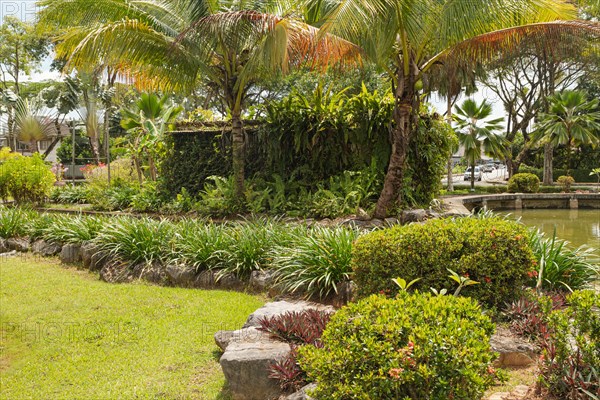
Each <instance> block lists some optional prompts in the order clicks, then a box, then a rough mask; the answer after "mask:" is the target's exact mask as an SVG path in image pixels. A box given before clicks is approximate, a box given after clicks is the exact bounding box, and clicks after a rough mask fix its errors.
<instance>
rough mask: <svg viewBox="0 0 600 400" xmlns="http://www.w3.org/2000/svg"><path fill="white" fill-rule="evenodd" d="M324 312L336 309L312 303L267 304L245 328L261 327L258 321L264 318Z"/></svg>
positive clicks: (285, 302) (275, 302) (287, 302)
mask: <svg viewBox="0 0 600 400" xmlns="http://www.w3.org/2000/svg"><path fill="white" fill-rule="evenodd" d="M310 309H315V310H322V311H330V312H334V311H335V309H334V308H333V307H332V306H326V305H323V304H319V303H311V302H308V301H293V302H292V301H285V300H284V301H274V302H272V303H267V304H265V305H264V306H262V307H261V308H259V309H258V310H256V311H254V312H253V313H252V314H250V316H249V317H248V319H247V320H246V323H245V324H244V326H243V327H244V328H249V327H251V326H259V323H258V321H259V320H260V319H261V318H264V317H273V316H275V315H281V314H285V313H287V312H302V311H305V310H310Z"/></svg>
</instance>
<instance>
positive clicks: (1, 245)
mask: <svg viewBox="0 0 600 400" xmlns="http://www.w3.org/2000/svg"><path fill="white" fill-rule="evenodd" d="M9 250H10V249H9V248H8V244H7V243H6V239H1V238H0V254H2V253H7V252H8V251H9Z"/></svg>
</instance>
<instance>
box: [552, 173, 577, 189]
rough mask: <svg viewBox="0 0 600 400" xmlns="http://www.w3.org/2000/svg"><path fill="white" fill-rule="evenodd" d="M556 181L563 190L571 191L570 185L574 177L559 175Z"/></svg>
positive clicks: (573, 181)
mask: <svg viewBox="0 0 600 400" xmlns="http://www.w3.org/2000/svg"><path fill="white" fill-rule="evenodd" d="M556 182H557V183H558V184H559V185H560V188H561V189H562V191H563V192H565V193H569V192H570V191H571V185H572V184H574V183H575V179H573V177H572V176H569V175H562V176H559V177H558V179H557V180H556Z"/></svg>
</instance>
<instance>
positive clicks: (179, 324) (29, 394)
mask: <svg viewBox="0 0 600 400" xmlns="http://www.w3.org/2000/svg"><path fill="white" fill-rule="evenodd" d="M0 282H2V291H1V294H0V296H1V297H0V301H1V304H2V308H1V310H0V320H1V323H2V325H1V326H2V332H1V335H0V346H1V347H2V352H1V353H0V366H1V368H0V380H1V382H2V397H3V398H13V399H17V398H19V399H20V398H38V399H42V398H45V399H50V398H53V399H56V398H61V399H63V398H64V399H66V398H72V399H73V398H78V399H83V398H95V399H108V398H120V399H139V398H189V399H199V400H200V399H226V398H228V396H227V395H226V393H222V388H223V385H224V378H223V375H222V373H221V370H220V368H219V365H218V362H217V360H216V358H215V356H214V354H213V350H214V341H213V334H214V333H215V332H216V331H217V330H220V329H237V328H239V327H240V326H241V325H242V324H243V323H244V321H245V319H246V317H247V316H248V314H249V313H251V312H252V311H254V310H255V309H256V308H258V307H260V306H261V305H262V300H261V299H260V298H259V297H256V296H249V295H245V294H242V293H236V292H222V291H201V290H189V289H178V288H161V287H157V286H146V285H143V284H135V285H109V284H106V283H103V282H100V281H98V280H96V279H95V278H94V277H93V276H92V275H91V274H88V273H84V272H77V271H75V270H65V269H64V268H60V267H59V266H58V264H56V263H55V262H54V261H51V260H40V259H34V258H33V257H19V258H17V257H14V258H2V259H1V260H0Z"/></svg>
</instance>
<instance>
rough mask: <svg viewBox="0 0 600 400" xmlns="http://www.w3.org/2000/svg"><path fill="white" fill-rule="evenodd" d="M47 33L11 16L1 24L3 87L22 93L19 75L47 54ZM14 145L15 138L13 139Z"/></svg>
mask: <svg viewBox="0 0 600 400" xmlns="http://www.w3.org/2000/svg"><path fill="white" fill-rule="evenodd" d="M48 45H49V40H48V36H47V35H44V34H42V33H40V32H38V31H36V30H35V28H34V27H33V25H32V24H30V23H27V22H23V21H21V20H19V19H18V18H16V17H12V16H8V17H5V18H4V22H3V23H2V25H0V84H1V85H2V86H1V90H2V91H3V92H6V91H8V90H11V91H12V92H13V93H14V94H16V95H17V96H20V82H21V81H20V79H21V76H22V75H23V74H25V75H29V74H30V73H31V72H32V71H34V70H35V69H36V67H38V66H39V64H40V63H41V61H42V60H43V59H44V57H45V56H46V55H47V54H48ZM14 113H15V110H14V107H13V105H12V104H10V105H9V107H7V114H8V121H7V124H8V137H9V139H10V138H11V137H12V138H13V139H14V140H16V137H14V135H13V133H14ZM13 145H15V142H13Z"/></svg>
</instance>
